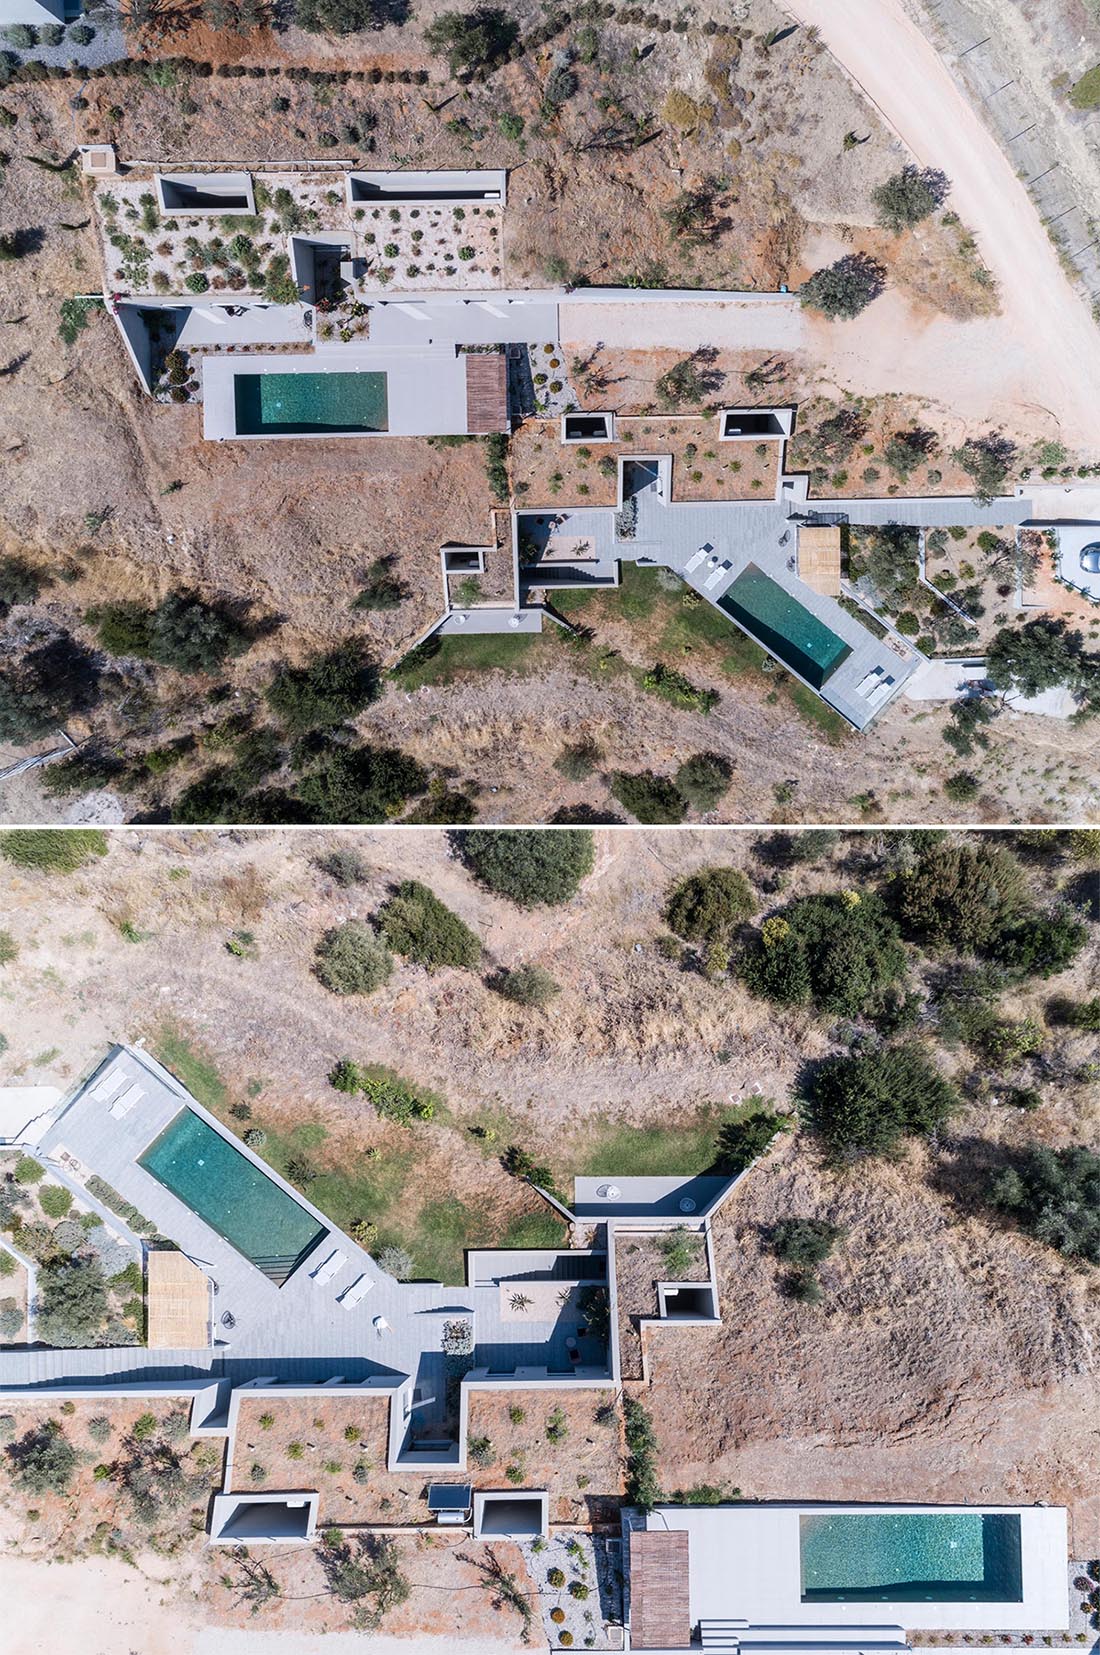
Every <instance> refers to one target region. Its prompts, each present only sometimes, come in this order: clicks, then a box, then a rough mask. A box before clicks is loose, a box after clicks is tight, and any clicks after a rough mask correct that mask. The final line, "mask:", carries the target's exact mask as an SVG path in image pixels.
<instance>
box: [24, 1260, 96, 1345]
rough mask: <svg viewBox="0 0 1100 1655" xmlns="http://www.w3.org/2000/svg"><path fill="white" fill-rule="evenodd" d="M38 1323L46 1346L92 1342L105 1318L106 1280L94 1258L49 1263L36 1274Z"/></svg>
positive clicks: (89, 1343)
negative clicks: (37, 1282) (37, 1276)
mask: <svg viewBox="0 0 1100 1655" xmlns="http://www.w3.org/2000/svg"><path fill="white" fill-rule="evenodd" d="M39 1297H40V1310H39V1318H38V1325H39V1329H40V1331H41V1335H42V1338H43V1339H44V1340H45V1341H46V1343H47V1344H50V1345H61V1346H85V1345H91V1344H94V1343H95V1339H96V1335H97V1334H98V1333H99V1332H100V1330H101V1328H102V1327H103V1324H104V1322H105V1321H106V1319H107V1283H106V1279H105V1277H104V1275H103V1271H102V1269H101V1268H100V1266H99V1264H98V1263H97V1261H96V1260H94V1259H90V1258H69V1259H63V1260H60V1261H58V1262H51V1263H50V1264H48V1265H47V1266H46V1267H44V1268H43V1270H42V1271H41V1273H40V1275H39Z"/></svg>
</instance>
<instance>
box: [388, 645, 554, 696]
mask: <svg viewBox="0 0 1100 1655" xmlns="http://www.w3.org/2000/svg"><path fill="white" fill-rule="evenodd" d="M545 659H546V638H544V637H543V636H542V635H541V634H539V633H533V632H524V633H521V634H520V635H519V636H518V637H516V636H514V635H513V634H512V633H510V632H501V633H496V632H489V633H483V634H481V635H479V634H477V633H473V634H471V636H470V637H468V638H456V637H448V638H441V639H440V640H439V647H438V649H437V650H435V652H434V653H431V654H425V655H423V656H415V657H413V658H411V659H410V657H409V656H406V657H405V659H404V661H399V662H398V663H397V665H396V666H395V667H394V669H393V671H392V672H391V674H390V677H391V679H392V681H393V682H394V683H395V684H397V685H398V686H399V688H401V689H404V690H418V689H420V688H421V686H422V685H424V684H453V683H454V681H455V679H456V678H461V677H462V675H463V674H464V673H467V672H492V671H493V670H494V669H496V668H499V669H500V671H502V672H518V673H528V672H537V671H538V669H539V667H540V666H541V665H542V664H543V663H544V662H545Z"/></svg>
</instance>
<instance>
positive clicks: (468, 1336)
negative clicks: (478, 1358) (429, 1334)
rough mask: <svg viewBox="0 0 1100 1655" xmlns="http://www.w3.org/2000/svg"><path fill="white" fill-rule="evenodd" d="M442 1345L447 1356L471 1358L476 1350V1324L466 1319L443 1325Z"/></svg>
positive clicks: (457, 1319)
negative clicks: (474, 1349)
mask: <svg viewBox="0 0 1100 1655" xmlns="http://www.w3.org/2000/svg"><path fill="white" fill-rule="evenodd" d="M440 1345H441V1348H442V1350H443V1353H444V1355H445V1356H470V1355H472V1353H473V1348H474V1324H473V1323H472V1322H470V1321H467V1320H466V1318H465V1317H461V1318H459V1317H456V1318H455V1320H454V1321H450V1322H444V1323H443V1332H442V1335H441V1337H440Z"/></svg>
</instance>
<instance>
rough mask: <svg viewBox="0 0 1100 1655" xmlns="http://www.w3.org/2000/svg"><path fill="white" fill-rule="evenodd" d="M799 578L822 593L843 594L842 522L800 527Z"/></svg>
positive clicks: (825, 594)
mask: <svg viewBox="0 0 1100 1655" xmlns="http://www.w3.org/2000/svg"><path fill="white" fill-rule="evenodd" d="M798 578H799V579H800V580H804V581H805V582H806V585H807V586H812V587H813V589H814V591H815V592H820V593H821V595H822V597H825V598H837V597H839V596H840V524H839V523H810V524H806V525H804V526H803V527H802V528H800V529H799V531H798Z"/></svg>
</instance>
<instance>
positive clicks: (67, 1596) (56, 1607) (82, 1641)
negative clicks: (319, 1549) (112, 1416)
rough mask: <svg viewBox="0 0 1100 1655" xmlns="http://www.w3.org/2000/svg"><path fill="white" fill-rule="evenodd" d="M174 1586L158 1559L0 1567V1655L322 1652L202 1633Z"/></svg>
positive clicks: (291, 1636)
mask: <svg viewBox="0 0 1100 1655" xmlns="http://www.w3.org/2000/svg"><path fill="white" fill-rule="evenodd" d="M47 1570H49V1571H50V1572H49V1573H48V1574H47V1573H46V1571H47ZM176 1584H177V1582H176V1576H175V1573H174V1571H170V1569H169V1566H168V1565H166V1564H165V1562H164V1561H163V1560H162V1559H158V1558H140V1559H139V1568H138V1569H137V1570H135V1569H130V1568H128V1567H127V1566H126V1565H125V1564H124V1563H120V1562H117V1561H115V1560H114V1559H108V1558H88V1559H85V1560H84V1561H83V1562H82V1563H80V1564H79V1566H66V1565H64V1564H55V1565H50V1564H45V1563H42V1562H41V1561H38V1560H32V1559H29V1558H17V1557H0V1598H2V1599H3V1601H4V1602H5V1604H7V1605H8V1606H9V1612H8V1618H7V1621H6V1626H5V1633H4V1650H5V1655H54V1652H55V1651H57V1650H59V1649H79V1650H80V1651H82V1652H83V1655H316V1651H317V1649H318V1648H319V1647H321V1645H320V1641H319V1639H318V1635H317V1632H316V1631H309V1632H305V1631H303V1632H275V1631H271V1630H269V1629H268V1628H267V1627H266V1626H265V1625H264V1624H263V1623H262V1622H261V1623H260V1624H258V1625H256V1626H254V1627H250V1626H249V1627H225V1626H211V1625H203V1624H202V1622H201V1621H200V1619H199V1617H198V1615H197V1614H196V1612H195V1610H194V1608H192V1607H190V1606H189V1605H188V1604H187V1603H185V1602H182V1601H180V1599H179V1598H178V1597H177V1596H176V1595H175V1586H176ZM13 1605H15V1606H17V1609H16V1614H15V1616H14V1618H13V1617H12V1614H11V1606H13ZM166 1610H168V1611H169V1612H167V1613H166ZM323 1647H324V1649H325V1650H326V1651H329V1650H331V1651H332V1652H333V1655H450V1651H452V1650H455V1649H463V1648H467V1649H469V1650H470V1651H471V1655H488V1652H490V1651H498V1650H499V1651H501V1652H504V1651H508V1652H512V1651H516V1650H519V1649H522V1648H523V1647H524V1646H523V1645H522V1644H521V1642H520V1641H519V1639H518V1638H517V1637H511V1636H508V1635H507V1634H506V1633H505V1632H504V1631H503V1630H502V1631H501V1632H500V1633H499V1634H498V1635H493V1634H492V1633H487V1632H486V1631H484V1630H479V1631H478V1632H476V1633H475V1634H474V1635H473V1636H472V1637H470V1636H463V1635H462V1634H461V1633H448V1634H447V1635H445V1636H425V1635H420V1636H412V1637H406V1638H390V1637H385V1636H379V1635H378V1634H374V1633H372V1634H367V1633H359V1632H340V1631H328V1632H326V1633H325V1636H324V1640H323Z"/></svg>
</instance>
